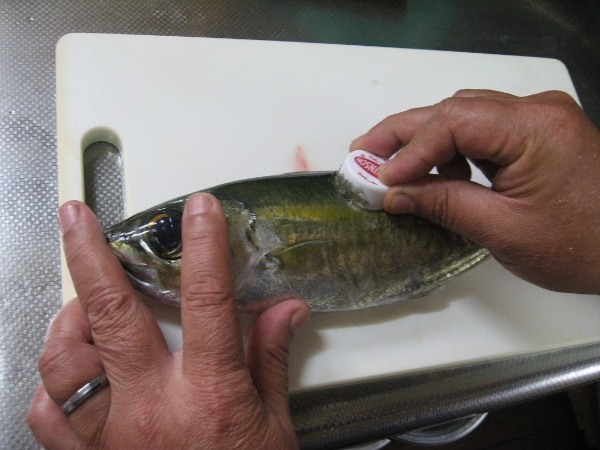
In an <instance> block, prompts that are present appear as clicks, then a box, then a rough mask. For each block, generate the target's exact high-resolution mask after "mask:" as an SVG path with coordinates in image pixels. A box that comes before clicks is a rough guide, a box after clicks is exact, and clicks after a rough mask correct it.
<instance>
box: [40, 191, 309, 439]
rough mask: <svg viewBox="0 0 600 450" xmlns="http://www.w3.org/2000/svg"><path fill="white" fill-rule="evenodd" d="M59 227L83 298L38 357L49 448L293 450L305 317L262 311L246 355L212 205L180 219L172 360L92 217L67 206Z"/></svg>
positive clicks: (305, 312)
mask: <svg viewBox="0 0 600 450" xmlns="http://www.w3.org/2000/svg"><path fill="white" fill-rule="evenodd" d="M59 220H60V223H61V228H62V230H63V240H64V248H65V254H66V256H67V262H68V265H69V269H70V272H71V276H72V278H73V282H74V285H75V288H76V290H77V293H78V296H79V297H78V298H77V299H75V300H73V301H71V302H70V303H68V304H67V305H65V307H64V308H63V309H62V310H61V311H60V312H59V314H58V316H57V317H56V318H55V320H54V321H53V323H52V324H51V326H50V328H49V330H48V334H47V337H46V342H45V345H44V349H43V352H42V355H41V357H40V361H39V367H40V373H41V376H42V381H43V384H42V385H41V386H40V387H39V388H38V391H37V392H36V394H35V396H34V399H33V402H32V405H31V408H30V410H29V414H28V420H29V423H30V426H31V428H32V430H33V432H34V434H35V436H36V438H37V439H38V440H39V441H40V443H41V444H42V445H43V446H44V447H45V448H48V449H68V448H111V449H112V448H126V449H131V448H169V449H178V448H186V449H191V448H210V449H213V448H227V449H229V448H253V449H254V448H265V449H266V448H277V449H282V448H294V447H297V440H296V436H295V433H294V429H293V427H292V424H291V420H290V414H289V409H288V384H287V352H288V342H289V340H290V338H291V337H292V335H293V333H294V331H295V330H297V329H298V328H299V327H300V326H301V325H302V323H303V322H304V321H305V320H306V319H307V318H308V316H309V309H308V306H307V305H306V304H305V303H304V302H301V301H299V300H288V301H286V302H283V303H280V304H278V305H276V306H273V307H271V308H270V309H268V310H266V311H265V312H263V313H262V314H261V315H260V316H259V317H258V318H257V320H256V322H255V324H254V325H253V327H252V330H251V333H250V336H249V338H248V342H247V345H246V352H245V355H244V349H243V342H242V336H241V331H240V324H239V321H238V311H237V307H236V305H235V302H234V298H233V287H232V281H231V274H230V269H229V251H228V248H227V231H226V227H227V225H226V222H225V217H224V216H223V212H222V209H221V207H220V205H219V203H218V201H216V199H215V198H214V197H212V196H210V195H206V194H199V195H194V196H192V198H191V199H190V200H189V201H188V204H187V205H186V210H185V212H184V218H183V242H184V247H183V248H184V250H183V256H182V261H183V262H182V305H181V316H182V317H181V319H182V330H183V349H182V351H179V352H174V353H171V352H169V350H168V348H167V345H166V343H165V341H164V338H163V336H162V334H161V332H160V329H159V328H158V326H157V324H156V321H155V320H154V318H153V317H152V315H151V314H150V312H149V311H148V310H147V308H146V307H145V306H144V304H143V303H142V302H141V301H140V300H139V298H137V296H136V294H135V292H134V291H133V289H132V287H131V284H130V283H129V281H128V279H127V276H126V275H125V272H124V271H123V270H122V268H121V266H120V264H119V262H118V260H117V259H116V257H115V256H114V254H113V253H112V251H111V250H110V249H109V247H108V246H107V245H106V240H105V238H104V235H103V233H102V229H101V227H100V225H99V223H98V221H97V220H96V218H95V217H94V215H93V214H92V213H91V211H90V210H89V209H88V208H87V207H85V206H84V205H83V204H81V203H79V202H69V203H67V204H66V205H65V206H63V207H62V208H61V209H60V211H59ZM103 372H105V373H106V375H107V377H108V380H109V381H110V385H109V386H108V387H105V388H103V389H101V390H100V391H98V392H97V393H96V394H94V395H93V396H92V397H90V398H89V399H88V400H87V401H85V402H84V403H83V404H82V405H81V406H80V407H79V408H77V409H76V410H75V411H73V413H72V414H71V415H70V416H68V417H67V416H66V415H65V414H64V413H63V411H62V410H61V405H62V404H63V403H64V402H65V401H66V400H67V399H68V398H69V397H70V396H71V395H72V394H73V393H74V392H75V391H76V390H77V389H78V388H79V387H81V386H82V385H84V384H85V383H87V382H89V381H90V380H92V379H93V378H94V377H96V376H98V375H100V374H101V373H103Z"/></svg>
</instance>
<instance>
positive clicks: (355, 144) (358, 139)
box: [350, 135, 364, 150]
mask: <svg viewBox="0 0 600 450" xmlns="http://www.w3.org/2000/svg"><path fill="white" fill-rule="evenodd" d="M363 136H364V135H363ZM363 136H359V137H357V138H356V139H354V140H353V141H352V142H351V143H350V150H356V146H357V145H358V144H359V143H360V141H361V139H362V138H363Z"/></svg>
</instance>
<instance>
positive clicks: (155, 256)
mask: <svg viewBox="0 0 600 450" xmlns="http://www.w3.org/2000/svg"><path fill="white" fill-rule="evenodd" d="M205 192H210V193H212V194H213V195H215V196H216V197H217V198H218V199H219V200H220V201H221V204H222V206H223V210H224V212H225V215H226V217H227V220H228V239H229V246H230V250H231V255H232V261H233V264H232V266H233V276H234V279H235V282H236V296H237V301H238V304H239V305H240V307H241V308H242V309H243V310H246V311H252V312H254V311H260V310H262V309H264V308H265V307H266V306H268V305H270V304H272V303H273V301H277V300H279V299H284V298H289V297H300V298H303V299H304V300H305V301H306V302H307V303H309V305H310V306H311V307H312V309H313V310H315V311H337V310H349V309H358V308H365V307H371V306H377V305H382V304H387V303H391V302H393V301H397V300H401V299H403V298H410V297H414V296H418V295H423V294H425V293H427V292H429V291H431V290H433V289H435V288H437V287H438V286H439V285H441V284H443V283H445V282H446V281H448V280H449V279H451V278H453V277H455V276H457V275H459V274H461V273H462V272H464V271H465V270H468V269H469V268H471V267H473V266H474V265H476V264H477V263H479V262H480V261H482V260H483V259H485V257H486V256H488V252H487V250H485V249H483V248H481V247H479V246H478V245H476V244H474V243H472V242H469V241H467V240H465V239H463V238H462V237H460V236H458V235H456V234H454V233H452V232H450V231H448V230H446V229H444V228H442V227H440V226H438V225H435V224H433V223H431V222H428V221H426V220H424V219H421V218H418V217H415V216H411V215H391V214H388V213H385V212H383V211H369V210H366V209H363V208H360V207H358V206H357V205H355V204H353V203H352V201H351V200H349V199H348V198H346V197H345V196H344V194H343V193H342V192H341V191H340V190H339V189H338V185H337V181H336V173H335V172H308V173H295V174H286V175H280V176H274V177H264V178H256V179H250V180H242V181H238V182H233V183H228V184H224V185H221V186H217V187H214V188H211V189H207V190H206V191H205ZM188 197H189V196H184V197H180V198H178V199H175V200H173V201H171V202H166V203H163V204H161V205H159V206H157V207H155V208H151V209H149V210H147V211H144V212H142V213H139V214H136V215H135V216H133V217H131V218H129V219H126V220H125V221H123V222H121V223H119V224H117V225H115V226H113V227H111V228H110V229H109V230H107V233H106V234H107V238H108V241H109V243H110V245H111V246H112V248H113V250H114V251H115V253H116V254H117V256H119V258H120V260H121V262H122V263H123V265H124V267H125V269H126V270H127V271H128V273H129V275H130V278H131V279H132V281H133V282H134V284H135V285H136V286H137V287H138V288H139V289H140V290H141V291H142V292H144V293H146V294H148V295H150V296H152V297H155V298H157V299H159V300H163V301H166V302H168V303H172V304H178V302H179V301H180V292H179V279H180V278H179V277H180V264H179V262H180V261H179V258H178V257H175V258H173V257H172V254H171V253H172V249H169V251H170V252H171V253H169V257H168V258H166V257H161V253H162V250H164V249H162V248H161V247H160V244H161V242H168V243H170V245H171V243H172V242H176V241H177V239H175V238H176V237H180V236H181V230H179V229H176V228H177V227H175V226H173V225H172V224H173V223H179V222H178V220H175V218H174V220H173V221H172V223H171V225H169V223H166V222H165V223H162V224H153V223H152V222H151V219H152V218H154V217H157V216H159V213H162V212H164V213H165V214H166V216H169V215H171V216H174V215H179V216H181V214H182V212H183V207H184V205H185V201H186V200H187V198H188ZM169 226H173V228H172V229H171V228H169ZM169 233H171V234H169ZM173 233H174V234H173ZM174 237H175V238H174ZM179 243H180V241H179Z"/></svg>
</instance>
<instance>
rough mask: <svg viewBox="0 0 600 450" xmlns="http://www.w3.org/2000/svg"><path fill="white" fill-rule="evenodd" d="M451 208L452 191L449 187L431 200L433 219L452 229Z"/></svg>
mask: <svg viewBox="0 0 600 450" xmlns="http://www.w3.org/2000/svg"><path fill="white" fill-rule="evenodd" d="M449 210H450V193H449V192H448V190H447V189H443V190H442V191H441V192H440V193H439V194H438V195H435V196H434V197H433V199H432V202H431V218H432V220H433V221H434V222H435V223H437V224H439V225H441V226H442V227H444V228H450V229H452V225H453V224H451V223H450V217H449Z"/></svg>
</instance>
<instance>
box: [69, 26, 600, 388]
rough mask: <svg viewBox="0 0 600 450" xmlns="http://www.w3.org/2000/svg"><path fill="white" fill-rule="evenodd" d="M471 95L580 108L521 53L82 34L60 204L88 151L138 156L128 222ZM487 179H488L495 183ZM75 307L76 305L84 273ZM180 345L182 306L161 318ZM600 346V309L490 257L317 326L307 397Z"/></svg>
mask: <svg viewBox="0 0 600 450" xmlns="http://www.w3.org/2000/svg"><path fill="white" fill-rule="evenodd" d="M460 88H490V89H497V90H501V91H506V92H510V93H514V94H517V95H526V94H531V93H535V92H539V91H544V90H549V89H561V90H564V91H566V92H568V93H570V94H571V95H573V96H574V97H575V98H576V93H575V90H574V87H573V84H572V82H571V80H570V78H569V74H568V72H567V70H566V68H565V67H564V65H563V64H562V63H561V62H559V61H556V60H550V59H541V58H528V57H516V56H500V55H483V54H468V53H453V52H439V51H424V50H409V49H393V48H376V47H357V46H344V45H325V44H306V43H292V42H269V41H249V40H227V39H207V38H182V37H154V36H116V35H85V34H75V35H68V36H65V37H63V38H62V39H61V40H60V42H59V44H58V47H57V108H58V112H57V116H58V151H59V155H58V161H59V186H60V194H59V195H60V201H61V202H64V201H66V200H68V199H74V198H75V199H82V198H83V180H82V150H83V149H84V148H85V147H86V146H87V145H88V144H89V143H91V141H92V140H94V139H109V140H113V141H114V142H116V143H117V144H118V146H119V147H120V150H121V152H122V157H123V162H124V170H125V183H126V202H127V204H126V210H127V213H128V214H133V213H136V212H138V211H141V210H142V209H145V208H148V207H150V206H153V205H155V204H157V203H160V202H162V201H165V200H168V199H170V198H173V197H176V196H179V195H181V194H186V193H189V192H192V191H195V190H199V189H202V188H206V187H210V186H214V185H216V184H220V183H223V182H227V181H232V180H238V179H243V178H249V177H255V176H260V175H269V174H278V173H283V172H290V171H294V170H300V169H309V170H335V169H337V167H338V166H339V165H340V163H341V161H342V160H343V158H344V156H345V155H346V152H347V148H348V145H349V143H350V142H351V140H352V139H353V138H355V137H357V136H359V135H360V134H362V133H364V132H365V131H367V130H368V129H369V128H370V127H371V126H372V125H374V124H375V123H377V122H378V121H379V120H381V119H382V118H384V117H385V116H387V115H389V114H392V113H395V112H398V111H401V110H404V109H407V108H411V107H416V106H421V105H427V104H431V103H434V102H437V101H439V100H441V99H443V98H445V97H447V96H450V95H452V94H453V93H454V92H455V91H456V90H458V89H460ZM479 179H480V180H481V178H479ZM64 286H65V288H64V297H65V299H68V298H71V297H72V296H73V290H72V286H71V284H70V281H69V279H68V276H66V277H64ZM153 310H154V311H155V313H156V316H157V319H158V320H159V322H160V324H161V326H162V328H163V331H164V332H165V334H166V336H167V339H168V341H169V344H170V345H171V347H172V348H177V347H178V346H179V345H180V342H181V336H180V327H179V321H178V310H176V309H172V308H169V307H164V306H153ZM599 339H600V298H598V297H594V296H577V295H567V294H558V293H553V292H548V291H546V290H542V289H539V288H537V287H535V286H533V285H530V284H528V283H525V282H523V281H520V280H519V279H517V278H516V277H514V276H512V275H511V274H510V273H508V272H507V271H505V270H504V269H503V268H502V267H500V266H499V265H498V264H497V263H496V262H495V261H493V260H488V261H487V262H485V263H484V264H482V265H480V266H478V267H477V268H475V269H473V270H472V271H470V272H469V273H467V274H465V275H464V276H462V277H460V278H458V279H456V280H454V281H452V282H451V283H449V284H448V285H447V287H446V288H445V289H444V290H442V291H441V292H438V293H435V294H432V295H429V296H428V297H426V298H421V299H414V300H410V301H405V302H401V303H398V304H395V305H390V306H385V307H379V308H373V309H370V310H363V311H355V312H347V313H329V314H315V315H314V316H313V317H312V319H311V321H310V322H309V324H307V326H306V327H305V328H304V329H303V330H301V332H300V333H299V334H298V335H297V336H296V339H295V341H294V344H293V348H292V352H291V362H290V364H291V369H290V382H291V389H292V390H300V389H305V388H313V387H317V386H326V385H336V384H341V383H346V382H350V381H356V380H362V379H367V378H374V377H384V376H388V375H391V374H396V373H400V372H406V371H415V370H419V369H422V368H430V367H434V366H442V365H453V364H458V363H463V362H465V361H473V360H479V359H485V358H493V357H496V356H500V355H507V354H517V353H526V352H532V351H535V350H540V349H547V348H553V347H562V346H567V345H571V344H574V343H580V342H584V341H594V340H599Z"/></svg>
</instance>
